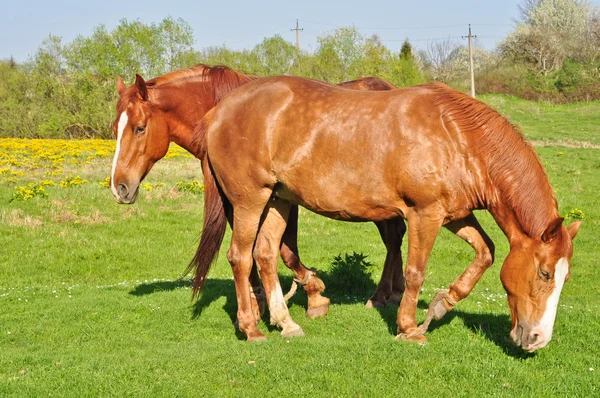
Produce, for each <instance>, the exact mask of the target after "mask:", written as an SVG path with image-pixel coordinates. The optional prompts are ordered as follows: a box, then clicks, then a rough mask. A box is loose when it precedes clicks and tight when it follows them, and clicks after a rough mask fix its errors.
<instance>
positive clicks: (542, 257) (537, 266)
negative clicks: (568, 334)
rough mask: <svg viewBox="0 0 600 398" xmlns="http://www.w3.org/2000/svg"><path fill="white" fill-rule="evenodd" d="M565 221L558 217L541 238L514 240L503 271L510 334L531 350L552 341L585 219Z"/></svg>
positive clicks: (527, 349) (515, 340)
mask: <svg viewBox="0 0 600 398" xmlns="http://www.w3.org/2000/svg"><path fill="white" fill-rule="evenodd" d="M562 221H563V219H562V218H557V219H555V220H554V221H553V222H552V223H551V224H550V225H549V226H548V227H547V228H546V230H545V231H544V233H543V234H542V235H541V236H540V237H539V238H537V239H522V240H520V241H519V242H511V251H510V253H509V254H508V256H507V257H506V259H505V261H504V265H503V266H502V270H501V272H500V278H501V280H502V284H503V285H504V288H505V289H506V293H507V297H508V305H509V307H510V315H511V320H512V328H511V332H510V337H511V339H512V340H513V342H514V343H515V344H516V345H517V346H520V347H522V348H523V349H524V350H526V351H529V352H533V351H535V350H537V349H539V348H542V347H545V346H546V345H547V344H548V343H549V342H550V339H551V338H552V330H553V327H554V320H555V318H556V310H557V307H558V299H559V297H560V293H561V290H562V288H563V285H564V283H565V282H566V281H567V280H568V279H569V276H570V267H571V257H572V256H573V244H572V240H573V238H575V235H577V232H578V231H579V227H580V225H581V222H575V223H572V224H570V225H569V226H568V227H564V226H563V224H562Z"/></svg>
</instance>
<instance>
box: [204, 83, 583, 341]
mask: <svg viewBox="0 0 600 398" xmlns="http://www.w3.org/2000/svg"><path fill="white" fill-rule="evenodd" d="M195 135H196V139H197V141H198V145H199V151H200V152H203V151H205V152H206V156H204V161H203V172H204V173H205V184H206V197H205V209H206V210H205V214H206V215H207V218H205V224H204V227H203V234H202V238H201V241H200V246H199V248H198V255H197V256H196V260H197V264H196V265H197V267H196V274H195V278H194V290H195V292H198V291H199V290H200V289H201V288H202V285H203V283H204V281H205V276H206V272H207V270H208V267H209V266H210V263H211V261H212V260H213V258H214V256H215V253H216V252H217V250H218V246H220V243H221V238H220V237H222V236H223V234H224V230H225V226H226V223H227V220H226V218H225V212H226V209H227V208H229V207H231V208H232V209H233V232H232V238H231V246H230V248H229V251H228V253H227V258H228V260H229V261H230V263H231V265H232V267H233V271H234V280H235V285H236V293H237V299H238V320H239V326H240V329H241V330H242V331H243V332H244V333H246V335H247V336H248V340H255V339H263V338H265V336H264V334H262V333H261V332H260V330H259V329H258V328H257V327H256V319H255V318H254V314H253V312H252V311H251V306H250V294H249V286H248V275H249V272H250V269H251V267H252V259H253V258H254V260H255V261H256V262H257V263H258V264H259V266H260V267H261V269H264V275H270V276H271V277H272V279H268V280H265V278H264V277H263V284H264V287H265V290H266V292H267V299H268V300H269V308H270V309H271V312H272V319H275V321H276V322H277V324H278V325H279V326H280V327H282V328H283V329H284V330H286V328H288V329H291V330H294V329H296V330H297V329H299V326H298V325H296V324H295V323H294V322H293V320H292V319H291V317H290V316H289V312H288V310H287V307H286V305H285V302H284V300H283V296H282V294H281V288H280V286H279V281H278V279H277V273H276V266H277V248H278V247H279V239H280V238H281V235H282V234H283V231H284V230H285V224H286V220H287V217H288V213H289V209H290V207H291V206H292V204H298V205H302V206H304V207H306V208H307V209H309V210H312V211H314V212H316V213H319V214H322V215H325V216H328V217H331V218H335V219H338V220H346V221H368V220H372V221H381V220H387V219H390V218H395V217H398V216H401V217H403V218H405V219H406V220H407V221H408V236H409V238H408V239H409V240H408V246H409V249H408V260H407V263H406V291H405V293H404V296H403V298H402V302H401V304H400V308H399V310H398V330H399V332H400V334H399V335H398V337H399V338H404V339H408V340H412V341H419V342H424V341H425V340H426V338H425V336H424V335H423V333H424V330H423V329H419V327H418V326H417V321H416V309H417V299H418V295H419V291H420V289H421V286H422V284H423V281H424V277H425V268H426V265H427V260H428V258H429V254H430V251H431V248H432V246H433V243H434V241H435V238H436V235H437V234H438V231H439V229H440V227H441V226H443V225H446V226H448V227H449V229H451V230H452V231H454V232H456V234H457V235H458V236H460V237H461V238H463V239H465V240H466V241H467V242H469V243H470V244H471V245H472V246H473V248H474V249H475V251H476V257H475V260H474V261H473V262H472V263H471V264H470V265H469V266H468V267H467V269H466V270H465V271H464V272H463V273H462V274H461V275H460V276H459V277H458V278H457V279H456V280H455V281H454V282H453V283H452V284H451V285H450V287H449V290H448V291H442V292H438V294H437V295H436V297H435V298H434V300H433V301H432V303H431V304H430V307H429V314H428V317H429V316H435V317H436V318H438V319H439V318H440V317H442V316H443V315H444V314H445V313H446V312H447V311H449V310H451V309H452V308H453V306H454V305H455V304H456V303H457V302H458V301H460V300H462V299H464V298H465V297H466V296H467V295H468V294H469V293H470V292H471V290H472V289H473V287H474V285H475V284H476V283H477V281H478V280H479V278H480V277H481V276H482V274H483V273H484V271H485V270H486V269H487V268H488V267H489V266H490V265H491V264H492V261H493V258H492V254H491V249H490V242H489V239H488V238H486V236H485V235H484V233H483V230H482V229H481V227H480V226H479V224H478V223H477V222H476V220H475V218H474V217H473V215H472V213H471V212H472V210H474V209H487V210H488V211H489V212H490V213H491V214H492V215H493V217H494V219H495V220H496V222H497V223H498V225H499V226H500V228H501V229H502V231H503V232H504V233H505V235H506V236H507V238H508V241H509V243H510V252H509V254H508V256H507V257H506V259H505V261H504V264H503V266H502V270H501V279H502V283H503V285H504V288H505V290H506V292H507V295H508V303H509V307H510V311H511V318H512V331H511V333H510V336H511V338H512V339H513V341H514V342H515V343H516V344H518V345H520V346H521V347H523V349H525V350H527V351H535V350H536V349H538V348H541V347H544V346H545V345H546V344H547V343H548V341H550V338H551V336H552V329H553V325H554V319H555V316H556V309H557V305H558V298H559V295H560V292H561V289H562V286H563V283H564V282H565V280H566V279H567V278H568V276H569V269H570V260H571V257H572V254H573V246H572V239H573V238H574V237H575V235H576V234H577V231H578V230H579V227H580V223H579V222H576V223H573V224H571V225H569V226H568V227H566V228H565V227H564V226H563V225H562V221H563V219H562V218H561V217H560V216H559V214H558V209H557V202H556V198H555V196H554V193H553V191H552V188H551V186H550V183H549V180H548V177H547V175H546V173H545V171H544V169H543V167H542V164H541V162H540V160H539V158H538V157H537V155H536V153H535V151H534V150H533V148H532V146H531V145H530V144H529V143H528V142H527V141H526V140H525V139H524V138H523V136H522V134H520V133H519V132H518V131H517V130H516V129H515V128H514V127H513V126H512V125H511V124H510V123H509V122H508V121H506V119H504V118H503V117H502V116H500V115H499V114H498V113H497V112H496V111H494V110H492V109H491V108H489V107H488V106H486V105H485V104H483V103H482V102H479V101H477V100H475V99H473V98H471V97H469V96H467V95H465V94H463V93H460V92H457V91H454V90H452V89H450V88H449V87H447V86H444V85H442V84H427V85H422V86H416V87H411V88H404V89H398V90H392V91H386V92H360V91H351V90H343V89H341V88H338V87H334V86H330V85H326V84H322V83H319V82H316V81H312V80H307V79H302V78H295V77H271V78H265V79H261V80H259V81H254V82H251V83H248V84H247V85H245V86H243V87H240V88H239V89H237V90H236V91H235V92H234V93H233V94H232V95H230V96H227V97H226V98H225V99H224V100H223V101H221V103H220V104H218V105H217V106H216V107H215V108H214V109H213V110H212V111H211V112H209V113H208V114H207V115H206V116H205V118H204V119H203V121H202V123H201V124H200V126H199V128H198V130H197V131H196V133H195Z"/></svg>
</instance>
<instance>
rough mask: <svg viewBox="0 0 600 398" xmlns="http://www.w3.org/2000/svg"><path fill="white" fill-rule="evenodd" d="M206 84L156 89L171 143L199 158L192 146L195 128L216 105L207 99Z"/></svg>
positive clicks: (166, 86)
mask: <svg viewBox="0 0 600 398" xmlns="http://www.w3.org/2000/svg"><path fill="white" fill-rule="evenodd" d="M206 84H207V83H206V82H196V83H195V84H191V83H190V84H185V85H180V86H178V87H177V88H175V87H173V86H169V85H165V86H157V87H156V88H154V91H155V97H156V99H157V100H156V106H157V108H158V109H159V110H160V111H161V112H162V114H163V117H164V120H165V122H166V124H167V126H168V127H167V129H168V135H169V141H172V142H174V143H176V144H177V145H179V146H180V147H182V148H183V149H185V150H186V151H188V152H189V153H191V154H192V155H194V156H196V157H197V154H196V153H195V147H194V146H193V145H192V132H193V130H194V126H195V125H196V124H197V123H198V122H200V120H201V119H202V117H203V116H204V115H205V114H206V112H208V111H209V110H210V109H211V108H212V107H213V106H214V103H213V101H212V100H211V99H210V98H207V95H206V94H205V93H206V88H205V87H204V86H205V85H206Z"/></svg>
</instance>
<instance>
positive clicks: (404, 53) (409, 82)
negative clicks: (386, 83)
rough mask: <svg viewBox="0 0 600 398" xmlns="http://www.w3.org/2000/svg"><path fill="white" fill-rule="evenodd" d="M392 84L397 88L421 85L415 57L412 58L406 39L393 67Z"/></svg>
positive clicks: (421, 81) (421, 77)
mask: <svg viewBox="0 0 600 398" xmlns="http://www.w3.org/2000/svg"><path fill="white" fill-rule="evenodd" d="M393 69H394V77H395V78H394V79H393V81H394V83H396V85H397V86H400V87H405V86H414V85H415V84H419V83H423V81H424V78H423V75H422V73H421V71H420V70H419V67H418V65H417V62H416V60H415V57H414V56H413V51H412V46H411V45H410V42H409V41H408V39H406V40H405V41H404V43H403V44H402V48H401V49H400V54H399V55H398V60H397V62H395V63H394V65H393Z"/></svg>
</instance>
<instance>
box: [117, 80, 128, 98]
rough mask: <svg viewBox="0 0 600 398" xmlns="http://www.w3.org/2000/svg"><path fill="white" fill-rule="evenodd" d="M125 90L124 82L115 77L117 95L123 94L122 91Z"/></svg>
mask: <svg viewBox="0 0 600 398" xmlns="http://www.w3.org/2000/svg"><path fill="white" fill-rule="evenodd" d="M126 89H127V86H126V85H125V82H124V81H123V79H122V78H121V76H117V92H118V93H119V95H121V94H123V91H125V90H126Z"/></svg>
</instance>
